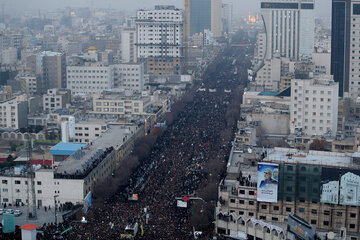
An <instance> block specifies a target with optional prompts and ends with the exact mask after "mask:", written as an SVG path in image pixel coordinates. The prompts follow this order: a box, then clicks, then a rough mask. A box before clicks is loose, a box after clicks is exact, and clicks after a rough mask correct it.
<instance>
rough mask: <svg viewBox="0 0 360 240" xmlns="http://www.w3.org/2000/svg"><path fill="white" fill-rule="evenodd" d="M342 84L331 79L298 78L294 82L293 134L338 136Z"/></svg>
mask: <svg viewBox="0 0 360 240" xmlns="http://www.w3.org/2000/svg"><path fill="white" fill-rule="evenodd" d="M338 93H339V83H336V82H334V81H332V80H329V79H294V80H293V81H292V82H291V105H290V121H291V123H290V124H291V126H290V132H291V133H295V132H296V131H297V130H301V131H302V132H303V133H304V134H306V135H310V136H312V135H324V134H329V135H330V136H335V135H336V131H337V120H338V104H339V100H338Z"/></svg>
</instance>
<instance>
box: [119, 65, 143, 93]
mask: <svg viewBox="0 0 360 240" xmlns="http://www.w3.org/2000/svg"><path fill="white" fill-rule="evenodd" d="M112 67H113V69H114V86H115V87H116V88H122V89H129V90H132V91H134V92H136V93H141V91H142V90H144V88H145V87H144V84H145V80H144V64H143V63H122V64H115V65H112Z"/></svg>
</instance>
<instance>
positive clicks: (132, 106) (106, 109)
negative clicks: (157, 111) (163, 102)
mask: <svg viewBox="0 0 360 240" xmlns="http://www.w3.org/2000/svg"><path fill="white" fill-rule="evenodd" d="M150 105H151V99H150V97H143V96H141V95H136V96H126V95H125V94H124V93H118V92H105V93H102V94H95V95H93V110H92V111H90V112H89V113H92V114H106V115H114V116H119V115H145V114H146V110H147V109H148V108H149V107H150Z"/></svg>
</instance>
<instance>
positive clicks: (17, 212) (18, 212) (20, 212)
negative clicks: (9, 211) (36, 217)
mask: <svg viewBox="0 0 360 240" xmlns="http://www.w3.org/2000/svg"><path fill="white" fill-rule="evenodd" d="M21 214H22V211H20V210H15V211H14V215H15V217H18V216H20V215H21Z"/></svg>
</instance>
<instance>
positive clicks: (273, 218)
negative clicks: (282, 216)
mask: <svg viewBox="0 0 360 240" xmlns="http://www.w3.org/2000/svg"><path fill="white" fill-rule="evenodd" d="M271 220H272V221H279V219H278V218H277V217H272V218H271Z"/></svg>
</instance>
